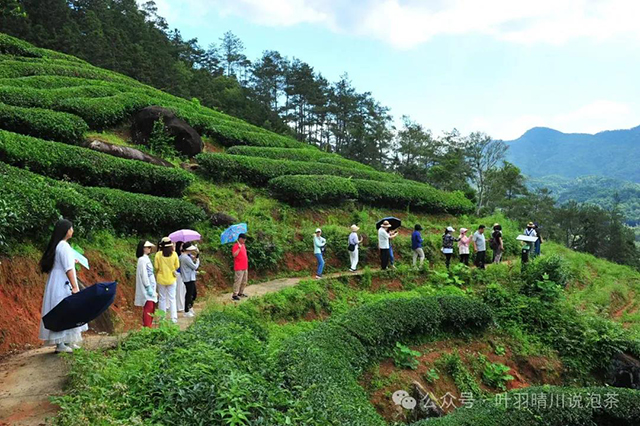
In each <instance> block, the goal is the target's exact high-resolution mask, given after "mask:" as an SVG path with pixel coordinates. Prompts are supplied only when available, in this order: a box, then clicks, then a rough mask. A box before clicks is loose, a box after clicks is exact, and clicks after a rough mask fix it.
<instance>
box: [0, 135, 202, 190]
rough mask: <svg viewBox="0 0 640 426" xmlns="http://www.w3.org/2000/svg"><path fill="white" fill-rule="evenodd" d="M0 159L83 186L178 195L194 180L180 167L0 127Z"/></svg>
mask: <svg viewBox="0 0 640 426" xmlns="http://www.w3.org/2000/svg"><path fill="white" fill-rule="evenodd" d="M0 161H4V162H5V163H8V164H11V165H13V166H16V167H20V168H25V169H29V170H31V171H32V172H35V173H38V174H41V175H44V176H48V177H51V178H55V179H62V180H69V181H72V182H76V183H79V184H81V185H84V186H105V187H109V188H117V189H122V190H125V191H130V192H141V193H146V194H151V195H159V196H166V197H179V196H181V195H182V192H183V191H184V189H185V188H186V187H187V186H188V185H189V184H190V183H191V182H192V181H193V177H192V175H191V174H190V173H189V172H187V171H184V170H182V169H174V168H168V167H160V166H154V165H152V164H148V163H145V162H142V161H135V160H125V159H122V158H117V157H113V156H111V155H107V154H103V153H100V152H96V151H92V150H90V149H87V148H81V147H77V146H71V145H65V144H61V143H58V142H51V141H44V140H42V139H36V138H32V137H30V136H23V135H18V134H16V133H10V132H5V131H2V130H0Z"/></svg>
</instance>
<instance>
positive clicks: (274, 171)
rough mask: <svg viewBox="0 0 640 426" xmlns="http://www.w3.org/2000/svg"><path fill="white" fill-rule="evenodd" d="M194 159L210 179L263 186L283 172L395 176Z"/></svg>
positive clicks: (241, 159)
mask: <svg viewBox="0 0 640 426" xmlns="http://www.w3.org/2000/svg"><path fill="white" fill-rule="evenodd" d="M196 160H197V161H198V163H199V164H200V169H201V170H202V172H203V173H204V174H205V175H206V176H208V177H210V178H213V179H216V180H229V181H238V182H245V183H249V184H253V185H257V186H263V185H266V184H267V182H268V181H269V180H271V179H273V178H276V177H279V176H287V175H314V176H315V175H330V176H341V177H355V178H361V179H377V180H381V181H390V180H395V179H397V178H396V177H395V176H394V175H391V174H388V173H381V172H374V171H367V170H354V169H349V168H346V167H340V166H334V165H332V164H319V163H310V162H305V161H289V160H272V159H270V158H259V157H246V156H243V155H228V154H216V153H205V154H199V155H198V156H197V157H196ZM311 179H313V178H311Z"/></svg>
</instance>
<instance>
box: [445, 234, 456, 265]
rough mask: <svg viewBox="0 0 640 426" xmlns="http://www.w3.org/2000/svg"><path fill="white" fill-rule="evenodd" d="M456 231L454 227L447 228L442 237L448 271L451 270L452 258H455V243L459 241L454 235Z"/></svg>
mask: <svg viewBox="0 0 640 426" xmlns="http://www.w3.org/2000/svg"><path fill="white" fill-rule="evenodd" d="M455 231H456V230H455V229H453V227H451V226H447V229H445V230H444V235H443V236H442V253H444V257H445V264H446V265H447V269H449V265H450V264H451V257H453V243H454V242H455V241H457V239H456V238H454V237H453V235H452V234H453V233H454V232H455Z"/></svg>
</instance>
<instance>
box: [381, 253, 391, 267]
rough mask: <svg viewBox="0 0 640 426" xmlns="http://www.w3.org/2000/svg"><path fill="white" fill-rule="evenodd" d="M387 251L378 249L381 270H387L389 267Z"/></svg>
mask: <svg viewBox="0 0 640 426" xmlns="http://www.w3.org/2000/svg"><path fill="white" fill-rule="evenodd" d="M390 258H391V257H390V255H389V249H380V267H381V268H382V269H387V268H388V267H389V260H390Z"/></svg>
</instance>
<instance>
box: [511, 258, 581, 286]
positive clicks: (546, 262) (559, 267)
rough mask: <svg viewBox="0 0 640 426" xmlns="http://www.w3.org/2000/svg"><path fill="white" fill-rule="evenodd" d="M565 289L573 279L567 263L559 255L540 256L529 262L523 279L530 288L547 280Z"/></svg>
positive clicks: (523, 273)
mask: <svg viewBox="0 0 640 426" xmlns="http://www.w3.org/2000/svg"><path fill="white" fill-rule="evenodd" d="M545 275H546V279H547V280H550V281H553V282H554V283H556V284H558V285H559V286H561V287H565V286H566V285H567V283H568V282H569V279H570V278H571V275H570V272H569V267H568V265H567V261H566V260H565V259H564V258H562V257H561V256H559V255H557V254H553V255H551V256H539V257H537V258H535V259H534V260H533V261H531V262H529V263H528V264H527V265H526V267H525V268H523V271H522V278H523V280H524V282H525V283H526V284H527V285H529V286H534V285H535V284H536V283H537V282H538V281H543V280H544V279H545Z"/></svg>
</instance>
